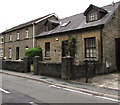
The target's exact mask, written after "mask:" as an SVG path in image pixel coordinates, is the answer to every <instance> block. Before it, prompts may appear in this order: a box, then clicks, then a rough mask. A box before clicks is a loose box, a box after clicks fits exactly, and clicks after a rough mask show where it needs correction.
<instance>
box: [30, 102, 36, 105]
mask: <svg viewBox="0 0 120 105" xmlns="http://www.w3.org/2000/svg"><path fill="white" fill-rule="evenodd" d="M29 103H30V104H31V105H38V104H36V103H34V102H29Z"/></svg>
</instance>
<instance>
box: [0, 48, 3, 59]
mask: <svg viewBox="0 0 120 105" xmlns="http://www.w3.org/2000/svg"><path fill="white" fill-rule="evenodd" d="M0 57H3V48H0Z"/></svg>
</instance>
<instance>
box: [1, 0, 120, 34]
mask: <svg viewBox="0 0 120 105" xmlns="http://www.w3.org/2000/svg"><path fill="white" fill-rule="evenodd" d="M113 1H114V2H118V1H120V0H0V14H1V15H0V33H1V32H3V31H5V30H6V29H9V28H12V27H14V26H17V25H19V24H22V23H25V22H28V21H31V20H34V19H36V18H39V17H42V16H45V15H47V14H51V13H55V14H56V15H57V16H58V17H59V18H65V17H69V16H72V15H75V14H79V13H83V12H84V11H85V10H86V9H87V8H88V6H89V5H90V4H93V5H96V6H98V7H102V6H105V5H109V4H111V3H112V2H113Z"/></svg>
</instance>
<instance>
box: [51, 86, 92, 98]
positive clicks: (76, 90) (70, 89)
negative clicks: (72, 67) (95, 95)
mask: <svg viewBox="0 0 120 105" xmlns="http://www.w3.org/2000/svg"><path fill="white" fill-rule="evenodd" d="M49 87H54V88H58V89H60V88H61V87H58V86H55V85H49ZM61 89H63V90H67V91H71V92H75V93H81V94H85V95H89V96H92V94H89V93H85V92H81V91H77V90H73V89H68V88H61Z"/></svg>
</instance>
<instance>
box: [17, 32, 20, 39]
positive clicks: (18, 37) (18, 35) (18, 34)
mask: <svg viewBox="0 0 120 105" xmlns="http://www.w3.org/2000/svg"><path fill="white" fill-rule="evenodd" d="M19 39H20V33H19V32H17V40H19Z"/></svg>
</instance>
